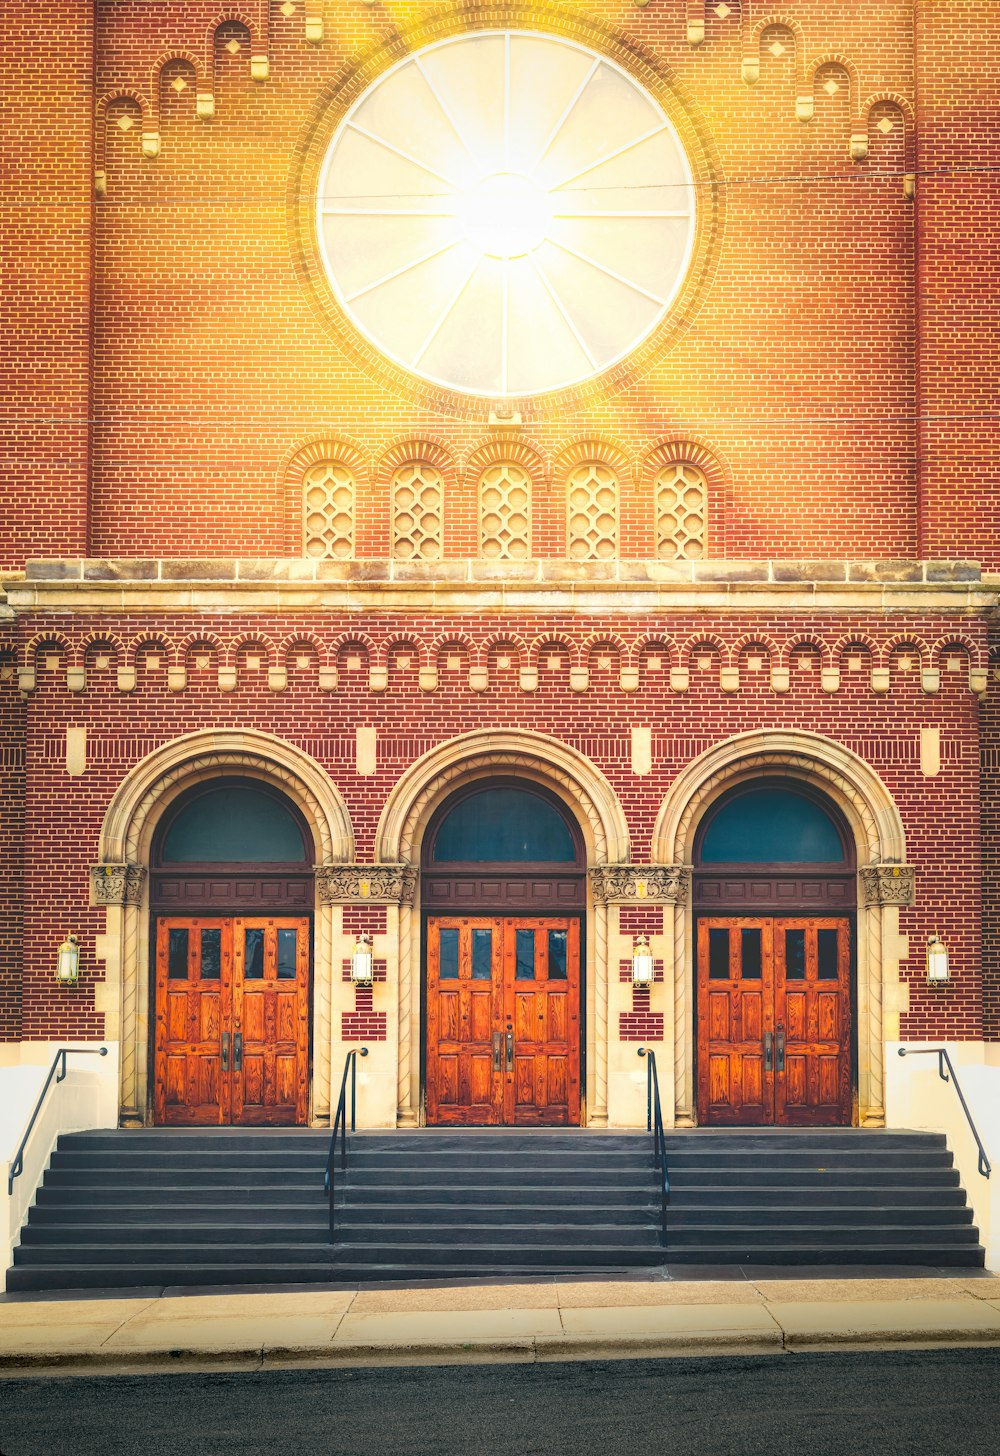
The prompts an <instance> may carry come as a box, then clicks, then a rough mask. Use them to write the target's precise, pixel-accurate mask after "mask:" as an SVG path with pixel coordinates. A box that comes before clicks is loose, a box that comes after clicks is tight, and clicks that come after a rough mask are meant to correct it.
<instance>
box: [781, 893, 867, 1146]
mask: <svg viewBox="0 0 1000 1456" xmlns="http://www.w3.org/2000/svg"><path fill="white" fill-rule="evenodd" d="M774 949H775V957H774V960H775V977H774V996H775V1005H774V1017H775V1085H774V1093H775V1120H776V1121H777V1122H780V1123H784V1124H787V1125H789V1126H793V1127H794V1126H801V1127H815V1126H828V1125H830V1124H837V1123H841V1124H843V1123H849V1122H850V1120H851V1063H850V1041H851V1038H850V1027H851V938H850V926H849V923H848V922H847V921H846V920H842V919H839V918H838V919H822V920H820V919H815V918H814V919H808V920H783V921H778V922H776V925H775V935H774Z"/></svg>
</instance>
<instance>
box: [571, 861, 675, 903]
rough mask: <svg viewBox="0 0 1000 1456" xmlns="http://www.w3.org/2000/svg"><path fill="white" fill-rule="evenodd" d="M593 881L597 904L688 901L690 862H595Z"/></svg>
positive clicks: (591, 873)
mask: <svg viewBox="0 0 1000 1456" xmlns="http://www.w3.org/2000/svg"><path fill="white" fill-rule="evenodd" d="M590 883H591V887H592V889H593V891H594V899H595V900H596V901H597V903H598V905H637V904H641V903H642V902H643V901H646V902H648V903H649V904H651V905H686V904H687V903H688V900H689V899H690V895H691V870H690V869H689V867H688V866H687V865H630V864H615V865H595V866H594V867H593V868H592V869H591V871H590Z"/></svg>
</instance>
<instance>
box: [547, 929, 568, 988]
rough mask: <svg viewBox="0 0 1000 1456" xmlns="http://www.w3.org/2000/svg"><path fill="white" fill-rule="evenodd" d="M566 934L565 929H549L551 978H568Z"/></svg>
mask: <svg viewBox="0 0 1000 1456" xmlns="http://www.w3.org/2000/svg"><path fill="white" fill-rule="evenodd" d="M566 934H567V932H566V931H565V930H550V931H549V980H550V981H565V979H566Z"/></svg>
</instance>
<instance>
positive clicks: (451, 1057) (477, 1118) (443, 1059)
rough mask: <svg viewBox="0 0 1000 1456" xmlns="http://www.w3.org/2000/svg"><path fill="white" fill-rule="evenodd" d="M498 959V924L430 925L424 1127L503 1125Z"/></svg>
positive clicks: (458, 920) (467, 920)
mask: <svg viewBox="0 0 1000 1456" xmlns="http://www.w3.org/2000/svg"><path fill="white" fill-rule="evenodd" d="M502 954H503V921H502V920H481V919H473V918H471V917H459V916H449V917H447V918H439V919H433V920H431V921H430V922H429V924H428V927H427V1047H428V1055H427V1120H428V1122H433V1123H446V1124H447V1123H451V1124H456V1125H461V1126H471V1127H476V1126H485V1125H487V1124H492V1123H498V1122H500V1121H501V1118H502V1110H503V1104H502V1098H503V1087H502V1084H501V1081H500V1065H499V1062H500V1056H499V1049H500V1035H501V1033H500V1029H499V1028H500V1019H501V1015H502V984H501V982H502V974H501V967H502V963H503V962H502ZM494 1032H496V1037H495V1038H494ZM494 1063H497V1065H496V1066H494Z"/></svg>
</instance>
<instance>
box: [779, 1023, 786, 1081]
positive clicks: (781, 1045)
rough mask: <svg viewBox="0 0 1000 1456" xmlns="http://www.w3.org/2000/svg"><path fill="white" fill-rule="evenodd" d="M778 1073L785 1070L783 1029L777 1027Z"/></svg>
mask: <svg viewBox="0 0 1000 1456" xmlns="http://www.w3.org/2000/svg"><path fill="white" fill-rule="evenodd" d="M777 1070H778V1071H779V1072H783V1071H784V1070H785V1028H784V1027H783V1026H779V1027H778V1067H777Z"/></svg>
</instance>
